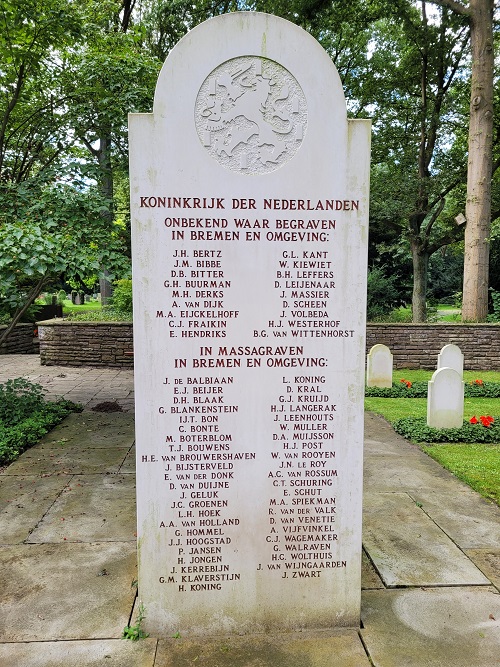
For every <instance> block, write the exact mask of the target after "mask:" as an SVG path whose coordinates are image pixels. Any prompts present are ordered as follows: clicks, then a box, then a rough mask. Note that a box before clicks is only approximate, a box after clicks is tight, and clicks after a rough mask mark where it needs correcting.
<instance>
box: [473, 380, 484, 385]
mask: <svg viewBox="0 0 500 667" xmlns="http://www.w3.org/2000/svg"><path fill="white" fill-rule="evenodd" d="M474 382H475V383H476V384H483V381H482V380H474Z"/></svg>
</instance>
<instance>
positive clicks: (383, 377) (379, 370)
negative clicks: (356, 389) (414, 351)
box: [366, 344, 393, 387]
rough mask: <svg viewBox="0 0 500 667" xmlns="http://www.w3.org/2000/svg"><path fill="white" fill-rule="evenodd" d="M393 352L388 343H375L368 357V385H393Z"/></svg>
mask: <svg viewBox="0 0 500 667" xmlns="http://www.w3.org/2000/svg"><path fill="white" fill-rule="evenodd" d="M392 364H393V359H392V352H391V351H390V349H389V348H388V347H387V345H380V344H377V345H374V346H373V347H372V348H371V349H370V351H369V352H368V354H367V357H366V385H367V386H368V387H392Z"/></svg>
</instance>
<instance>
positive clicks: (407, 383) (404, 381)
mask: <svg viewBox="0 0 500 667" xmlns="http://www.w3.org/2000/svg"><path fill="white" fill-rule="evenodd" d="M400 382H402V383H403V384H405V385H406V386H407V388H408V389H409V388H410V387H411V382H410V381H409V380H405V379H404V378H401V380H400Z"/></svg>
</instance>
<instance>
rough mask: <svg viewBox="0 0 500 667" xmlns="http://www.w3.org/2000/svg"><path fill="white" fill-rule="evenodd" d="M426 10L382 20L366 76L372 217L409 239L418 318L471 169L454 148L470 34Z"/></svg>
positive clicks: (446, 15)
mask: <svg viewBox="0 0 500 667" xmlns="http://www.w3.org/2000/svg"><path fill="white" fill-rule="evenodd" d="M426 12H427V6H426V2H425V0H423V1H422V2H421V6H420V11H419V10H418V9H417V8H415V7H414V6H410V5H406V4H405V3H400V6H399V7H398V8H397V12H396V9H394V14H393V16H392V19H387V18H386V19H384V20H381V21H379V22H377V24H376V29H375V31H374V37H373V42H374V45H375V49H374V52H373V54H372V56H371V60H370V70H369V72H368V73H367V77H368V81H367V86H368V90H369V91H370V92H371V94H372V105H371V107H370V108H371V109H372V112H373V120H374V137H373V153H372V161H373V164H374V167H373V169H372V193H373V194H372V213H371V216H372V219H373V220H374V221H375V222H376V223H377V224H378V225H379V226H380V225H384V226H387V225H388V226H389V227H393V228H394V227H399V229H400V230H401V232H403V237H402V240H403V241H404V242H406V243H407V244H408V247H409V250H410V252H411V256H412V264H413V295H412V311H413V320H414V321H415V322H421V321H425V318H426V296H427V279H428V263H429V258H430V257H431V255H432V254H433V253H434V252H436V251H437V250H438V249H439V248H441V247H443V246H445V245H449V244H450V243H453V242H454V241H456V240H458V239H459V238H460V235H461V231H460V229H459V228H458V227H457V226H456V224H455V223H454V216H455V215H456V213H457V212H458V211H455V199H454V198H453V197H451V196H450V193H453V192H454V191H455V190H456V189H457V188H458V187H459V186H460V183H461V181H462V179H463V177H464V173H465V170H464V167H463V162H464V155H463V152H462V151H460V150H456V151H455V152H450V150H449V147H450V145H452V146H455V142H454V136H455V126H456V125H457V124H458V125H459V124H460V121H461V117H460V111H461V104H460V103H458V104H457V100H458V101H460V93H461V86H460V78H459V75H461V73H462V68H463V65H464V59H465V56H466V48H467V43H468V34H467V30H466V29H464V27H463V26H462V25H461V24H460V22H459V21H457V20H456V18H455V17H454V16H453V15H452V14H451V13H450V12H449V11H448V10H445V9H444V10H442V11H441V13H440V17H439V21H438V22H433V23H431V22H429V20H428V18H427V13H426ZM365 95H366V93H365ZM368 99H369V98H368Z"/></svg>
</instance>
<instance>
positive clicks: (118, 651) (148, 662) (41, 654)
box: [0, 639, 156, 667]
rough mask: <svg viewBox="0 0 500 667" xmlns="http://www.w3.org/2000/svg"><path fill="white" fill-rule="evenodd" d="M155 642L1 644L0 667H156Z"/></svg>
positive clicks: (110, 640)
mask: <svg viewBox="0 0 500 667" xmlns="http://www.w3.org/2000/svg"><path fill="white" fill-rule="evenodd" d="M155 653H156V640H155V639H144V640H142V641H140V642H132V641H124V640H122V639H108V640H95V641H91V640H89V641H66V642H43V644H42V643H41V642H30V643H22V644H21V643H20V644H0V667H15V666H16V665H18V666H19V667H62V665H64V667H104V666H105V667H153V666H154V659H155Z"/></svg>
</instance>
